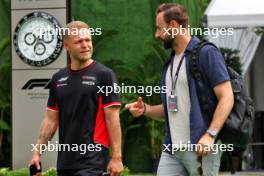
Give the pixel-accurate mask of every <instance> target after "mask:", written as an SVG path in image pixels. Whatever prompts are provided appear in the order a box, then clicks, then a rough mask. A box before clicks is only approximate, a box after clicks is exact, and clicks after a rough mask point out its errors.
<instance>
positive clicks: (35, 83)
mask: <svg viewBox="0 0 264 176" xmlns="http://www.w3.org/2000/svg"><path fill="white" fill-rule="evenodd" d="M49 85H50V79H30V80H28V82H27V83H26V84H25V85H24V86H23V87H22V90H27V89H33V88H35V87H43V88H44V89H49Z"/></svg>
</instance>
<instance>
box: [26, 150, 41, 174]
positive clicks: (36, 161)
mask: <svg viewBox="0 0 264 176" xmlns="http://www.w3.org/2000/svg"><path fill="white" fill-rule="evenodd" d="M31 165H36V166H37V169H38V170H40V169H41V168H40V167H41V166H40V154H39V152H38V151H36V150H34V151H33V154H32V159H31V161H30V162H29V164H28V167H30V166H31ZM39 174H40V173H37V174H36V176H37V175H39Z"/></svg>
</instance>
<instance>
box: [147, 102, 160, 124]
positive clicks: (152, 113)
mask: <svg viewBox="0 0 264 176" xmlns="http://www.w3.org/2000/svg"><path fill="white" fill-rule="evenodd" d="M145 108H146V110H145V113H144V115H145V116H147V117H150V118H152V119H155V120H164V108H163V105H162V104H160V105H154V106H151V105H148V104H145Z"/></svg>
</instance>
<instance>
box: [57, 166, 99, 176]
mask: <svg viewBox="0 0 264 176" xmlns="http://www.w3.org/2000/svg"><path fill="white" fill-rule="evenodd" d="M103 172H104V171H103V170H100V169H97V168H84V169H65V170H64V169H59V170H57V174H58V175H57V176H101V175H102V174H103Z"/></svg>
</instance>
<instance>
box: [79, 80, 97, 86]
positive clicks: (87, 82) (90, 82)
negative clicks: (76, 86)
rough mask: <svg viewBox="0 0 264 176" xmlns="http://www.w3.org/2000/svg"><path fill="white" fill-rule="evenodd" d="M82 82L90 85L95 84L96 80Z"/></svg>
mask: <svg viewBox="0 0 264 176" xmlns="http://www.w3.org/2000/svg"><path fill="white" fill-rule="evenodd" d="M82 84H86V85H89V86H94V85H95V82H94V81H82Z"/></svg>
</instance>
